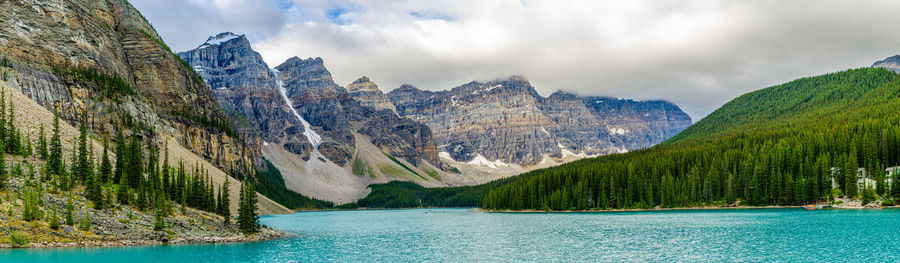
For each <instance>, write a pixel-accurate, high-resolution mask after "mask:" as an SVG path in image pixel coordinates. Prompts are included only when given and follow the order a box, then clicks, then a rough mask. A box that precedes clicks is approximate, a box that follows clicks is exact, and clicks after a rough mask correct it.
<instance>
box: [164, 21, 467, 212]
mask: <svg viewBox="0 0 900 263" xmlns="http://www.w3.org/2000/svg"><path fill="white" fill-rule="evenodd" d="M179 56H180V57H182V58H183V59H184V60H185V61H187V62H188V63H189V64H190V65H191V67H192V68H193V69H194V70H195V71H196V72H197V73H198V74H199V75H200V76H202V77H203V79H204V80H206V82H207V83H208V84H209V86H210V88H211V89H212V92H213V94H215V96H216V98H217V99H218V102H219V104H220V105H221V106H222V108H224V109H225V111H226V112H229V113H231V114H230V116H232V118H231V121H232V123H234V125H235V126H236V127H237V130H238V131H239V132H240V133H241V134H242V136H243V137H244V138H246V140H248V141H251V142H253V143H251V144H252V145H255V146H256V148H257V149H259V152H260V156H262V157H263V158H264V159H266V160H267V161H268V162H271V164H272V166H273V167H275V168H276V169H277V170H278V171H279V173H280V174H281V175H282V177H283V178H284V184H285V185H286V186H287V187H288V188H289V189H291V190H294V191H296V192H299V193H302V194H304V195H307V196H312V197H316V198H321V199H325V200H329V201H333V202H337V203H344V202H350V201H355V200H356V199H359V198H361V197H363V196H365V195H366V194H367V193H368V188H367V185H369V184H370V183H373V182H374V183H377V182H388V181H391V180H409V181H416V182H418V183H420V184H424V185H429V186H440V185H445V184H444V183H443V182H441V181H440V180H438V179H436V178H450V177H453V176H447V172H446V171H444V170H445V169H447V167H446V166H445V165H444V164H443V163H442V162H441V161H440V159H439V158H438V154H437V151H436V148H435V146H434V140H433V139H432V138H431V136H432V135H431V130H430V129H429V128H428V127H427V126H425V125H422V124H420V123H417V122H415V121H412V120H409V119H406V118H401V117H400V116H397V115H396V114H395V113H394V111H393V110H392V109H390V108H388V107H386V105H385V104H384V103H383V102H385V101H387V99H386V97H384V95H383V94H382V96H381V98H380V99H381V100H380V101H381V104H380V106H379V102H377V101H376V100H378V99H379V98H378V97H377V96H376V97H372V101H371V102H372V103H366V102H364V101H365V100H363V99H362V98H363V97H360V96H369V95H374V94H373V93H371V91H372V88H374V89H375V90H377V86H376V85H375V84H374V83H372V82H371V81H368V80H367V79H364V80H361V81H358V82H356V83H354V84H351V85H349V86H348V88H346V89H345V88H344V87H341V86H339V85H337V84H336V83H334V80H333V79H332V77H331V73H330V72H329V71H328V69H327V68H326V67H325V64H324V61H323V60H322V59H321V58H309V59H300V58H298V57H292V58H290V59H288V60H287V61H285V62H283V63H282V64H280V65H278V66H277V67H275V68H269V66H268V64H266V62H265V61H263V60H262V57H261V56H260V55H259V53H257V52H256V51H254V50H253V49H252V47H251V46H250V43H249V41H248V40H247V38H246V37H245V36H243V35H236V34H233V33H222V34H218V35H216V36H212V37H209V38H208V40H207V41H206V42H204V43H203V44H201V45H200V46H198V48H196V49H194V50H190V51H186V52H182V53H179ZM354 97H356V98H359V99H360V100H355V99H354ZM361 101H363V102H361Z"/></svg>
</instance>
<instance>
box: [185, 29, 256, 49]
mask: <svg viewBox="0 0 900 263" xmlns="http://www.w3.org/2000/svg"><path fill="white" fill-rule="evenodd" d="M234 41H238V42H244V43H246V44H247V45H248V46H249V45H250V41H248V40H247V37H245V36H244V35H237V34H235V33H231V32H224V33H219V34H218V35H215V36H211V37H209V38H207V39H206V42H204V43H203V44H201V45H200V46H199V47H197V48H198V49H203V48H207V47H210V46H217V45H220V44H224V43H226V42H234Z"/></svg>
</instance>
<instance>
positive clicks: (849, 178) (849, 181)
mask: <svg viewBox="0 0 900 263" xmlns="http://www.w3.org/2000/svg"><path fill="white" fill-rule="evenodd" d="M855 152H856V151H853V152H852V153H851V154H850V156H849V157H848V158H847V162H846V163H845V164H844V169H843V173H844V195H846V196H849V197H851V198H853V197H856V196H857V195H859V192H858V187H857V184H856V183H857V175H856V172H857V170H858V169H859V165H858V164H857V161H856V153H855Z"/></svg>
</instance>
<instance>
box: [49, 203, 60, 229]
mask: <svg viewBox="0 0 900 263" xmlns="http://www.w3.org/2000/svg"><path fill="white" fill-rule="evenodd" d="M51 209H53V215H52V216H51V217H50V228H51V229H53V230H57V229H59V217H58V216H56V208H55V207H54V208H51Z"/></svg>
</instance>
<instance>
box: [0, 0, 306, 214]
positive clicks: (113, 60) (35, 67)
mask: <svg viewBox="0 0 900 263" xmlns="http://www.w3.org/2000/svg"><path fill="white" fill-rule="evenodd" d="M0 57H3V58H2V59H0V71H2V75H3V77H2V80H0V84H2V85H0V86H3V87H4V88H5V90H6V91H7V92H6V94H7V95H9V96H11V97H12V98H16V97H17V96H16V95H21V96H22V98H21V99H18V100H17V104H18V105H21V106H24V105H26V103H35V105H30V106H29V107H28V109H32V110H29V112H28V114H27V115H28V116H27V117H24V118H22V119H25V120H28V121H29V123H30V124H29V125H25V126H21V127H29V126H30V127H31V132H30V133H31V134H35V133H36V131H35V128H36V126H35V125H38V123H39V122H40V123H44V124H48V123H51V122H52V119H53V117H52V116H53V115H54V113H55V114H56V115H57V116H60V117H61V119H62V120H64V121H65V122H66V123H77V122H80V121H82V120H84V121H85V122H86V124H87V125H88V126H89V127H90V128H89V129H90V130H91V132H92V133H93V134H92V137H93V138H96V139H98V140H102V138H103V137H104V136H109V137H114V136H113V135H114V134H115V133H116V132H117V131H123V133H124V134H125V135H126V136H129V135H135V136H136V137H138V138H140V139H141V140H143V142H142V143H144V144H145V145H157V146H159V148H162V147H164V146H168V147H167V148H168V149H170V150H171V151H172V155H171V156H170V158H173V159H172V160H171V161H172V162H177V161H185V162H186V163H193V164H201V165H203V166H204V167H205V168H206V170H207V171H209V172H210V173H209V174H210V178H211V180H213V182H216V185H220V182H224V181H225V180H231V181H232V183H234V184H232V187H233V188H232V192H233V193H232V194H231V198H232V200H231V202H232V204H235V203H236V202H237V201H238V200H237V199H238V197H239V196H238V195H237V192H236V191H237V190H234V189H236V188H237V187H234V186H236V185H239V184H238V181H237V180H236V179H234V178H230V177H229V176H228V175H227V174H226V173H225V172H224V170H227V169H231V168H233V169H242V168H249V167H250V166H251V165H252V162H253V160H252V156H253V152H252V149H251V148H248V147H247V146H246V144H245V143H244V142H243V140H242V139H241V138H240V137H239V136H238V134H236V133H235V132H234V129H233V128H232V126H231V125H229V121H228V115H227V114H226V112H225V111H223V110H222V108H221V107H220V106H219V104H218V103H217V101H216V99H215V97H214V95H213V93H212V92H211V91H210V89H209V88H208V87H207V86H206V84H205V83H204V81H203V79H202V78H201V77H200V76H198V75H196V74H195V73H194V71H193V70H192V69H191V68H190V66H187V64H186V63H184V62H183V61H181V60H180V59H179V57H178V56H176V55H175V54H173V53H172V52H171V51H170V50H169V48H168V47H167V46H166V44H165V43H164V42H163V41H162V40H161V39H160V37H159V35H157V33H156V32H155V30H154V29H153V27H152V26H151V25H150V23H149V22H148V21H147V20H146V19H145V18H144V17H143V16H142V15H141V14H140V13H139V12H138V11H137V10H136V9H135V8H134V7H132V6H131V5H130V4H129V3H128V2H127V1H124V0H104V1H89V0H22V1H0ZM11 89H14V90H15V92H12V90H11ZM19 91H20V92H21V93H19ZM11 94H16V95H11ZM25 97H27V98H25ZM35 108H40V109H41V110H43V112H41V111H38V110H33V109H35ZM51 112H53V113H51ZM45 126H46V125H45ZM61 126H64V127H65V126H68V124H63V125H61ZM48 128H49V127H48ZM72 129H74V128H72ZM71 142H72V140H70V139H66V140H65V141H64V143H63V144H64V145H70V143H71ZM64 149H71V148H67V146H64ZM175 149H177V151H175ZM68 151H69V150H64V152H68ZM144 156H149V153H145V155H144ZM176 157H177V158H176ZM229 178H230V179H229ZM257 197H258V200H259V207H260V212H261V213H285V212H289V210H288V209H286V208H284V207H283V206H281V205H278V204H277V203H275V202H273V201H271V200H269V199H268V198H265V197H263V196H261V195H259V196H257ZM232 208H233V209H236V206H235V205H232Z"/></svg>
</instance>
